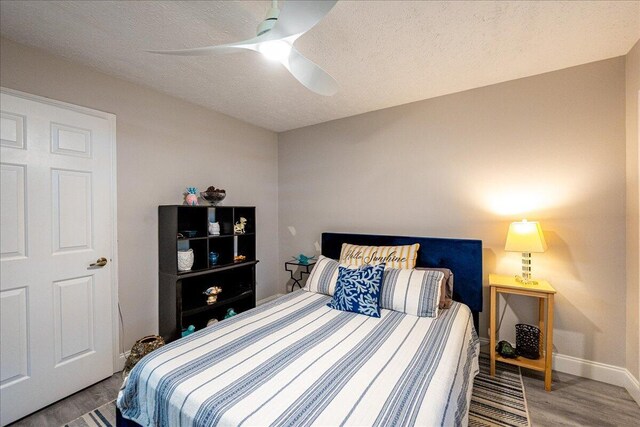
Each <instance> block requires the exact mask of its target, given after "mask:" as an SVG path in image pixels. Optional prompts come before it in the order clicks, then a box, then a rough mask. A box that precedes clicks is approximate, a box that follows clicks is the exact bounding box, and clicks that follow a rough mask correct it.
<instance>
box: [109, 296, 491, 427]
mask: <svg viewBox="0 0 640 427" xmlns="http://www.w3.org/2000/svg"><path fill="white" fill-rule="evenodd" d="M330 298H331V297H328V296H326V295H322V294H317V293H313V292H307V291H304V290H300V291H297V292H294V293H291V294H288V295H286V296H284V297H281V298H279V299H277V300H275V301H272V302H269V303H267V304H264V305H261V306H259V307H258V308H256V309H254V310H251V311H248V312H245V313H242V314H240V315H238V316H235V317H233V318H231V319H227V320H225V321H222V322H220V323H218V324H216V325H213V326H211V327H208V328H205V329H203V330H201V331H198V332H196V333H195V334H193V335H190V336H189V337H186V338H183V339H180V340H177V341H175V342H173V343H171V344H168V345H166V346H164V347H162V348H160V349H158V350H156V351H155V352H153V353H152V354H150V355H149V356H147V357H145V358H144V359H142V360H141V361H140V362H139V363H138V364H137V365H136V367H135V368H134V369H133V370H132V371H131V374H130V375H129V377H128V379H127V380H126V382H125V385H124V386H123V389H122V390H121V391H120V394H119V395H118V401H117V405H118V407H119V408H120V410H121V412H122V414H123V416H124V417H125V418H128V419H131V420H134V421H136V422H137V423H138V424H141V425H143V426H146V425H156V426H191V425H195V426H213V425H224V426H240V425H245V426H263V425H278V426H281V425H282V426H284V425H287V426H306V425H320V426H338V425H348V426H370V425H376V426H413V425H416V426H436V425H446V426H451V425H466V424H467V417H468V408H469V401H470V398H471V388H472V385H473V378H474V377H475V375H476V374H477V372H478V358H477V356H478V351H479V343H478V339H477V336H476V334H475V331H474V330H473V321H472V319H471V311H470V310H469V309H468V308H467V306H465V305H462V304H457V303H454V304H453V306H452V307H451V308H450V309H449V310H444V311H443V312H442V314H440V317H438V318H437V319H432V318H426V317H415V316H411V315H406V314H403V313H399V312H396V311H391V310H386V309H383V310H382V316H381V318H379V319H378V318H372V317H367V316H363V315H360V314H354V313H346V312H341V311H337V310H333V309H330V308H329V307H327V306H326V304H327V302H328V301H329V300H330Z"/></svg>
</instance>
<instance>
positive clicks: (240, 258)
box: [233, 255, 247, 262]
mask: <svg viewBox="0 0 640 427" xmlns="http://www.w3.org/2000/svg"><path fill="white" fill-rule="evenodd" d="M246 260H247V257H246V256H244V255H236V256H234V257H233V262H243V261H246Z"/></svg>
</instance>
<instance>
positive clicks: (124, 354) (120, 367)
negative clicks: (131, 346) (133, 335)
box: [116, 351, 129, 372]
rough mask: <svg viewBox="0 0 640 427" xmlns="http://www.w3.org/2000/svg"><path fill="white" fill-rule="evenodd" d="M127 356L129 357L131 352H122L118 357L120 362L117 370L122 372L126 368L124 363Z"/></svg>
mask: <svg viewBox="0 0 640 427" xmlns="http://www.w3.org/2000/svg"><path fill="white" fill-rule="evenodd" d="M127 357H129V352H128V351H127V352H125V353H120V357H118V364H117V366H116V372H120V371H122V370H123V369H124V364H125V362H126V361H127Z"/></svg>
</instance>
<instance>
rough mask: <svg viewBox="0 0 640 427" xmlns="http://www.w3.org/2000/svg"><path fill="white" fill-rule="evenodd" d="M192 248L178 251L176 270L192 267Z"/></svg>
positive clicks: (187, 269)
mask: <svg viewBox="0 0 640 427" xmlns="http://www.w3.org/2000/svg"><path fill="white" fill-rule="evenodd" d="M193 261H194V255H193V249H189V250H186V251H178V271H189V270H191V267H193Z"/></svg>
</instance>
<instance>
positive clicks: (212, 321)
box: [207, 319, 218, 326]
mask: <svg viewBox="0 0 640 427" xmlns="http://www.w3.org/2000/svg"><path fill="white" fill-rule="evenodd" d="M216 323H218V319H209V321H208V322H207V326H211V325H215V324H216Z"/></svg>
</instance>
